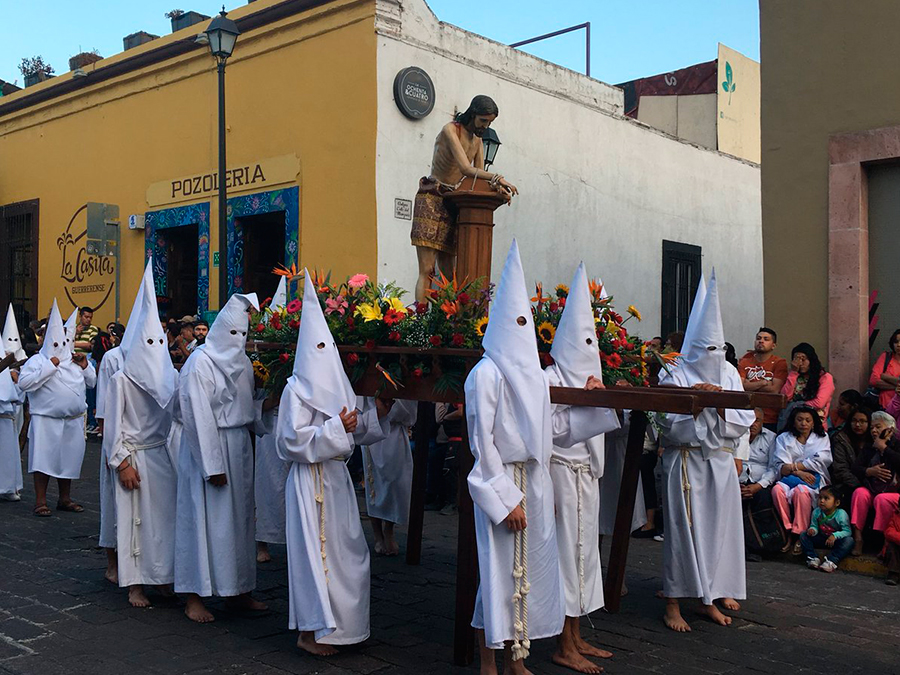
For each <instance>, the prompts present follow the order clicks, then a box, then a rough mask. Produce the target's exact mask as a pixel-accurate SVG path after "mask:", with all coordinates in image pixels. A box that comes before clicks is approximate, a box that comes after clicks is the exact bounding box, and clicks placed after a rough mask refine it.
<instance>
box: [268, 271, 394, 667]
mask: <svg viewBox="0 0 900 675" xmlns="http://www.w3.org/2000/svg"><path fill="white" fill-rule="evenodd" d="M304 277H305V278H306V279H307V280H309V279H310V276H309V272H308V271H307V272H304ZM358 406H359V400H358V399H357V397H356V394H355V393H354V392H353V387H352V386H351V385H350V380H349V379H347V374H346V373H345V372H344V367H343V365H342V364H341V359H340V354H339V353H338V350H337V347H336V346H335V344H334V338H333V337H332V335H331V331H330V330H329V329H328V324H327V323H326V322H325V315H324V313H323V312H322V308H321V305H320V304H319V299H318V296H317V295H316V289H315V284H313V283H311V282H310V281H307V283H306V284H305V286H304V290H303V314H302V316H301V319H300V332H299V335H298V336H297V351H296V355H295V357H294V368H293V374H292V375H291V377H290V378H288V381H287V385H286V386H285V388H284V392H282V395H281V405H280V406H279V410H280V414H279V417H278V427H277V430H276V443H277V445H276V447H277V449H278V456H279V457H281V459H283V460H284V461H286V462H290V463H291V469H290V472H289V473H288V480H287V487H286V489H285V500H286V504H287V523H286V535H287V553H288V593H289V601H290V602H289V608H290V616H289V622H288V626H289V628H290V629H291V630H297V631H299V632H300V635H299V637H298V638H297V646H298V647H299V648H300V649H303V650H305V651H308V652H310V653H313V654H317V655H320V656H329V655H332V654H334V653H336V651H337V650H336V649H335V648H334V646H333V645H346V644H355V643H358V642H362V641H363V640H366V639H367V638H368V637H369V592H370V585H369V547H368V544H366V539H365V536H364V535H363V530H362V524H361V523H360V519H359V507H358V506H357V502H356V494H355V491H354V489H353V482H352V480H351V479H350V472H349V471H348V470H347V465H346V461H347V459H348V458H349V457H350V455H351V453H352V452H353V447H354V445H368V444H372V443H376V442H377V441H380V440H383V439H384V437H385V432H384V430H383V428H382V425H381V423H380V422H379V419H383V418H384V417H385V416H386V415H387V413H388V412H389V408H390V406H389V404H388V403H385V402H383V401H381V400H380V399H378V400H376V401H375V405H373V406H368V405H365V404H363V405H362V406H361V407H362V408H363V410H362V411H360V410H358Z"/></svg>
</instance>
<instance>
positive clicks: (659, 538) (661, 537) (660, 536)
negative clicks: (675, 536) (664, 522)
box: [653, 534, 665, 541]
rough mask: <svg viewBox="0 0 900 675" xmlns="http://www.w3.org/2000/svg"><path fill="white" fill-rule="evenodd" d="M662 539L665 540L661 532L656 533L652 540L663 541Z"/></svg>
mask: <svg viewBox="0 0 900 675" xmlns="http://www.w3.org/2000/svg"><path fill="white" fill-rule="evenodd" d="M664 540H665V536H664V535H662V534H658V535H656V536H655V537H653V541H664Z"/></svg>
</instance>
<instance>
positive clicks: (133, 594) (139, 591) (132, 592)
mask: <svg viewBox="0 0 900 675" xmlns="http://www.w3.org/2000/svg"><path fill="white" fill-rule="evenodd" d="M128 602H130V603H131V606H132V607H149V606H150V599H149V598H148V597H147V596H146V595H145V594H144V587H143V586H129V587H128Z"/></svg>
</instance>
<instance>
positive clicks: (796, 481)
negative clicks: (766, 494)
mask: <svg viewBox="0 0 900 675" xmlns="http://www.w3.org/2000/svg"><path fill="white" fill-rule="evenodd" d="M774 454H775V457H774V460H773V461H774V463H775V469H776V475H777V476H780V478H779V479H778V482H777V483H775V487H773V488H772V501H773V502H774V504H775V510H776V511H777V512H778V514H779V515H780V516H781V521H782V523H783V524H784V529H785V530H786V531H787V532H788V533H790V534H789V536H788V541H787V543H786V544H785V546H784V548H783V549H782V552H784V553H787V552H788V551H791V552H792V553H793V554H794V555H800V554H801V553H802V552H803V549H802V548H801V545H800V541H799V537H800V535H801V534H802V533H803V532H806V530H807V529H809V522H810V517H811V516H812V510H813V509H812V504H813V499H815V498H816V497H817V495H818V493H819V488H821V487H822V486H823V485H825V484H827V483H828V467H829V466H830V465H831V444H830V443H829V442H828V434H826V433H825V427H824V425H823V424H822V418H821V417H819V415H818V411H817V410H816V409H814V408H812V407H810V406H807V405H801V406H798V407H795V408H794V409H793V410H792V411H791V413H790V415H789V416H788V420H787V431H785V432H783V433H781V434H780V435H779V436H778V438H776V439H775V450H774Z"/></svg>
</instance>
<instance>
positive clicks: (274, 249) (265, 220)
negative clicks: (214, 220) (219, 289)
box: [237, 211, 284, 302]
mask: <svg viewBox="0 0 900 675" xmlns="http://www.w3.org/2000/svg"><path fill="white" fill-rule="evenodd" d="M237 221H238V223H239V224H240V226H241V229H242V231H243V239H244V283H243V292H244V293H256V294H257V295H258V296H259V300H260V302H262V301H263V300H265V299H266V298H271V297H272V296H273V295H274V294H275V290H276V289H277V288H278V277H277V276H276V275H274V274H272V269H273V268H274V267H275V266H276V265H284V211H273V212H271V213H261V214H259V215H255V216H243V217H241V218H238V219H237Z"/></svg>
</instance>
